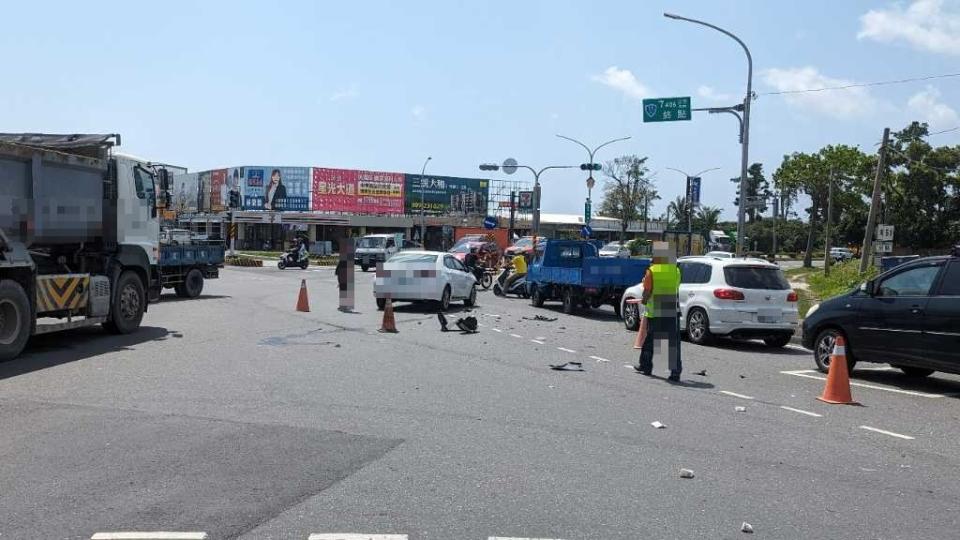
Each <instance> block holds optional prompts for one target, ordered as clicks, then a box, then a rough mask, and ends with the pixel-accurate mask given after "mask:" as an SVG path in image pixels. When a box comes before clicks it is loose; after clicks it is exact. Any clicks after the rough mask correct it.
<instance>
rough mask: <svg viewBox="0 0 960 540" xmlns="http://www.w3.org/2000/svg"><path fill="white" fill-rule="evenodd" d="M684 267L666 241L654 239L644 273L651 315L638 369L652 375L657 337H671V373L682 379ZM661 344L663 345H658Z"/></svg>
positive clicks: (645, 297)
mask: <svg viewBox="0 0 960 540" xmlns="http://www.w3.org/2000/svg"><path fill="white" fill-rule="evenodd" d="M679 295H680V269H679V268H677V264H676V262H675V260H674V258H673V257H671V253H670V246H669V244H667V243H666V242H654V244H653V264H651V265H650V268H648V269H647V272H646V274H644V276H643V297H642V298H641V302H642V303H643V305H644V308H645V309H644V317H647V319H648V320H647V324H648V330H647V337H646V339H644V341H643V346H642V348H641V350H640V362H639V364H638V365H636V366H634V369H636V370H637V371H639V372H640V373H643V374H644V375H650V374H651V373H652V372H653V345H654V341H653V340H654V339H657V340H666V341H667V347H668V351H667V357H668V358H669V366H670V377H668V380H670V381H673V382H677V381H679V380H680V372H681V371H683V364H682V363H681V362H680V296H679ZM658 348H659V347H658Z"/></svg>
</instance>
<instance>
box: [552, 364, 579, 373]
mask: <svg viewBox="0 0 960 540" xmlns="http://www.w3.org/2000/svg"><path fill="white" fill-rule="evenodd" d="M549 366H550V369H552V370H555V371H583V362H564V363H562V364H549ZM568 366H569V367H568Z"/></svg>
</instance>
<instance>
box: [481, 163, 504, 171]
mask: <svg viewBox="0 0 960 540" xmlns="http://www.w3.org/2000/svg"><path fill="white" fill-rule="evenodd" d="M499 169H500V166H499V165H497V164H494V163H481V164H480V170H481V171H496V170H499Z"/></svg>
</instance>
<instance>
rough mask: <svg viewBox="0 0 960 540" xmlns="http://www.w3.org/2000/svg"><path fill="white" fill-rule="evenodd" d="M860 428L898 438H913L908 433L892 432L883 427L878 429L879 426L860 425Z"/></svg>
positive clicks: (909, 439)
mask: <svg viewBox="0 0 960 540" xmlns="http://www.w3.org/2000/svg"><path fill="white" fill-rule="evenodd" d="M860 429H865V430H867V431H874V432H876V433H883V434H884V435H889V436H891V437H898V438H900V439H906V440H908V441H912V440H913V439H914V438H913V437H911V436H909V435H902V434H900V433H894V432H892V431H887V430H885V429H879V428H875V427H870V426H860Z"/></svg>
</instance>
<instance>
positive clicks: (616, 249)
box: [600, 242, 630, 258]
mask: <svg viewBox="0 0 960 540" xmlns="http://www.w3.org/2000/svg"><path fill="white" fill-rule="evenodd" d="M600 256H601V257H621V258H628V257H630V248H628V247H627V246H626V244H621V243H620V242H610V243H609V244H606V245H604V246H603V247H601V248H600Z"/></svg>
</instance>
